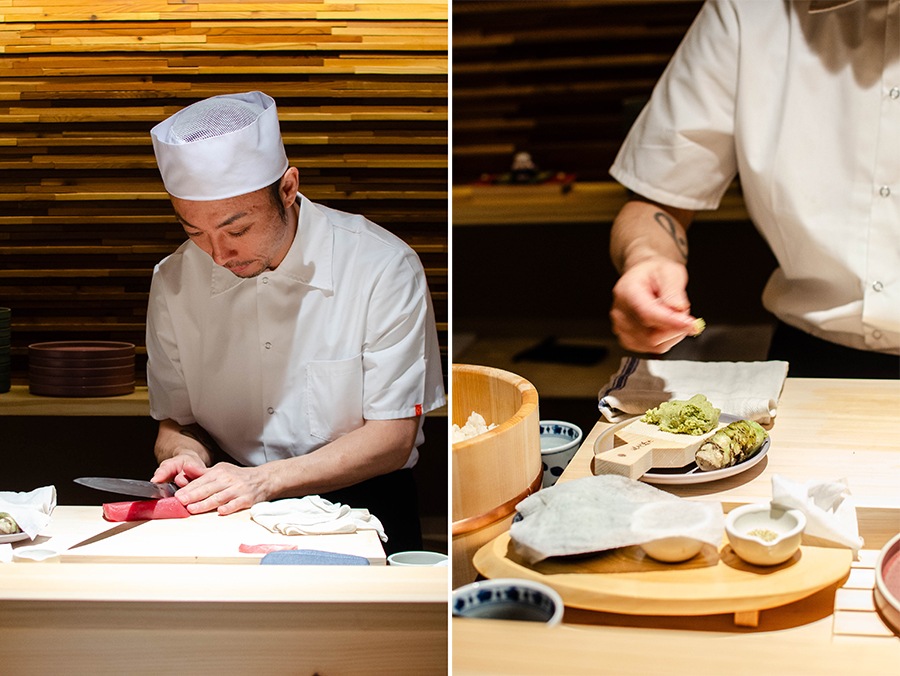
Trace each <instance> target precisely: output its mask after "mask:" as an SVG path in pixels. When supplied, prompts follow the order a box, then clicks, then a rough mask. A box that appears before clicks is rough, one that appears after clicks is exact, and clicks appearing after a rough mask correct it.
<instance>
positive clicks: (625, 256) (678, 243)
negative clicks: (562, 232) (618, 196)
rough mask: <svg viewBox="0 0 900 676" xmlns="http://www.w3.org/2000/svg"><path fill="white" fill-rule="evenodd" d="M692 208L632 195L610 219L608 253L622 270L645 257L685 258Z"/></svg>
mask: <svg viewBox="0 0 900 676" xmlns="http://www.w3.org/2000/svg"><path fill="white" fill-rule="evenodd" d="M693 218H694V212H693V211H689V210H687V209H676V208H674V207H668V206H664V205H661V204H657V203H655V202H650V201H647V200H643V199H633V200H631V201H629V202H627V203H626V204H625V206H624V207H622V210H621V211H620V212H619V214H618V215H617V216H616V219H615V221H614V222H613V227H612V233H611V235H610V247H609V249H610V256H611V258H612V261H613V264H614V265H615V266H616V269H617V270H618V271H619V272H620V273H622V272H624V271H625V270H627V269H628V268H629V267H631V266H632V265H634V264H635V263H638V262H640V261H642V260H645V259H647V258H651V257H654V256H663V257H665V258H668V259H670V260H673V261H677V262H680V263H686V262H687V256H688V245H687V229H688V227H689V226H690V224H691V221H692V220H693Z"/></svg>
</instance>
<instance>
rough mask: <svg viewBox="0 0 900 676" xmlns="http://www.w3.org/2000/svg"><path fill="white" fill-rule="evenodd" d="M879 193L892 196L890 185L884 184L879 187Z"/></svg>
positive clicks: (883, 195)
mask: <svg viewBox="0 0 900 676" xmlns="http://www.w3.org/2000/svg"><path fill="white" fill-rule="evenodd" d="M878 194H879V195H881V196H882V197H890V196H891V189H890V188H889V187H888V186H886V185H883V186H881V188H880V189H879V191H878Z"/></svg>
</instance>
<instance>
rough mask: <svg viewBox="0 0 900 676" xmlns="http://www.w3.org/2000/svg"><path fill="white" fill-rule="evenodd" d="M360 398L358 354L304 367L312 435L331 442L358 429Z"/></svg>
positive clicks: (360, 363)
mask: <svg viewBox="0 0 900 676" xmlns="http://www.w3.org/2000/svg"><path fill="white" fill-rule="evenodd" d="M362 399H363V371H362V355H357V356H355V357H351V358H350V359H339V360H335V361H314V362H310V363H309V364H308V365H307V367H306V401H307V411H308V415H309V431H310V434H312V436H314V437H317V438H319V439H324V440H325V441H334V440H335V439H337V438H338V437H340V436H343V435H344V434H347V432H351V431H353V430H355V429H356V428H358V427H362V424H363V416H362Z"/></svg>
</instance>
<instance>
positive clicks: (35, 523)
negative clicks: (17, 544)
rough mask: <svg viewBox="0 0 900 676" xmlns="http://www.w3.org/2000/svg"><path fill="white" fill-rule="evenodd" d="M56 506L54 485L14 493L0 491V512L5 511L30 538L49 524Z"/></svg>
mask: <svg viewBox="0 0 900 676" xmlns="http://www.w3.org/2000/svg"><path fill="white" fill-rule="evenodd" d="M55 507H56V486H43V487H41V488H35V489H34V490H33V491H27V492H22V493H16V492H14V491H0V512H7V513H8V514H9V515H10V516H12V518H13V519H15V522H16V523H17V524H19V528H20V529H21V530H22V532H24V533H25V534H26V535H28V537H30V538H31V539H32V540H33V539H34V538H35V537H36V536H37V535H38V534H39V533H40V532H41V531H42V530H44V529H45V528H46V527H47V526H48V525H49V524H50V514H51V513H52V512H53V510H54V508H55Z"/></svg>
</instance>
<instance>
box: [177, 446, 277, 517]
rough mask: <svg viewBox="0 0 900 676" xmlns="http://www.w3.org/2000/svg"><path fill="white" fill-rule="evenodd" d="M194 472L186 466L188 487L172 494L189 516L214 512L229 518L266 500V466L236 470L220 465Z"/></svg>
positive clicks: (185, 474) (234, 467) (185, 473)
mask: <svg viewBox="0 0 900 676" xmlns="http://www.w3.org/2000/svg"><path fill="white" fill-rule="evenodd" d="M174 459H175V458H173V460H174ZM195 470H197V468H195V466H193V465H190V466H188V465H185V467H184V476H185V477H186V478H187V479H188V480H189V483H187V484H186V485H184V487H182V488H180V489H178V491H177V492H176V493H175V497H176V498H178V499H179V500H180V501H181V503H182V504H183V505H184V506H185V507H187V510H188V511H189V512H190V513H191V514H200V513H202V512H211V511H213V510H216V511H217V512H218V513H219V514H223V515H224V514H231V513H233V512H238V511H240V510H242V509H249V508H250V507H252V506H253V505H255V504H256V503H257V502H264V501H265V500H268V499H269V496H270V491H269V472H268V470H267V469H266V468H265V466H262V467H238V466H237V465H232V464H231V463H227V462H220V463H217V464H215V465H213V466H212V467H209V468H206V467H204V468H202V469H200V470H199V471H195ZM179 485H181V484H179Z"/></svg>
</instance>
